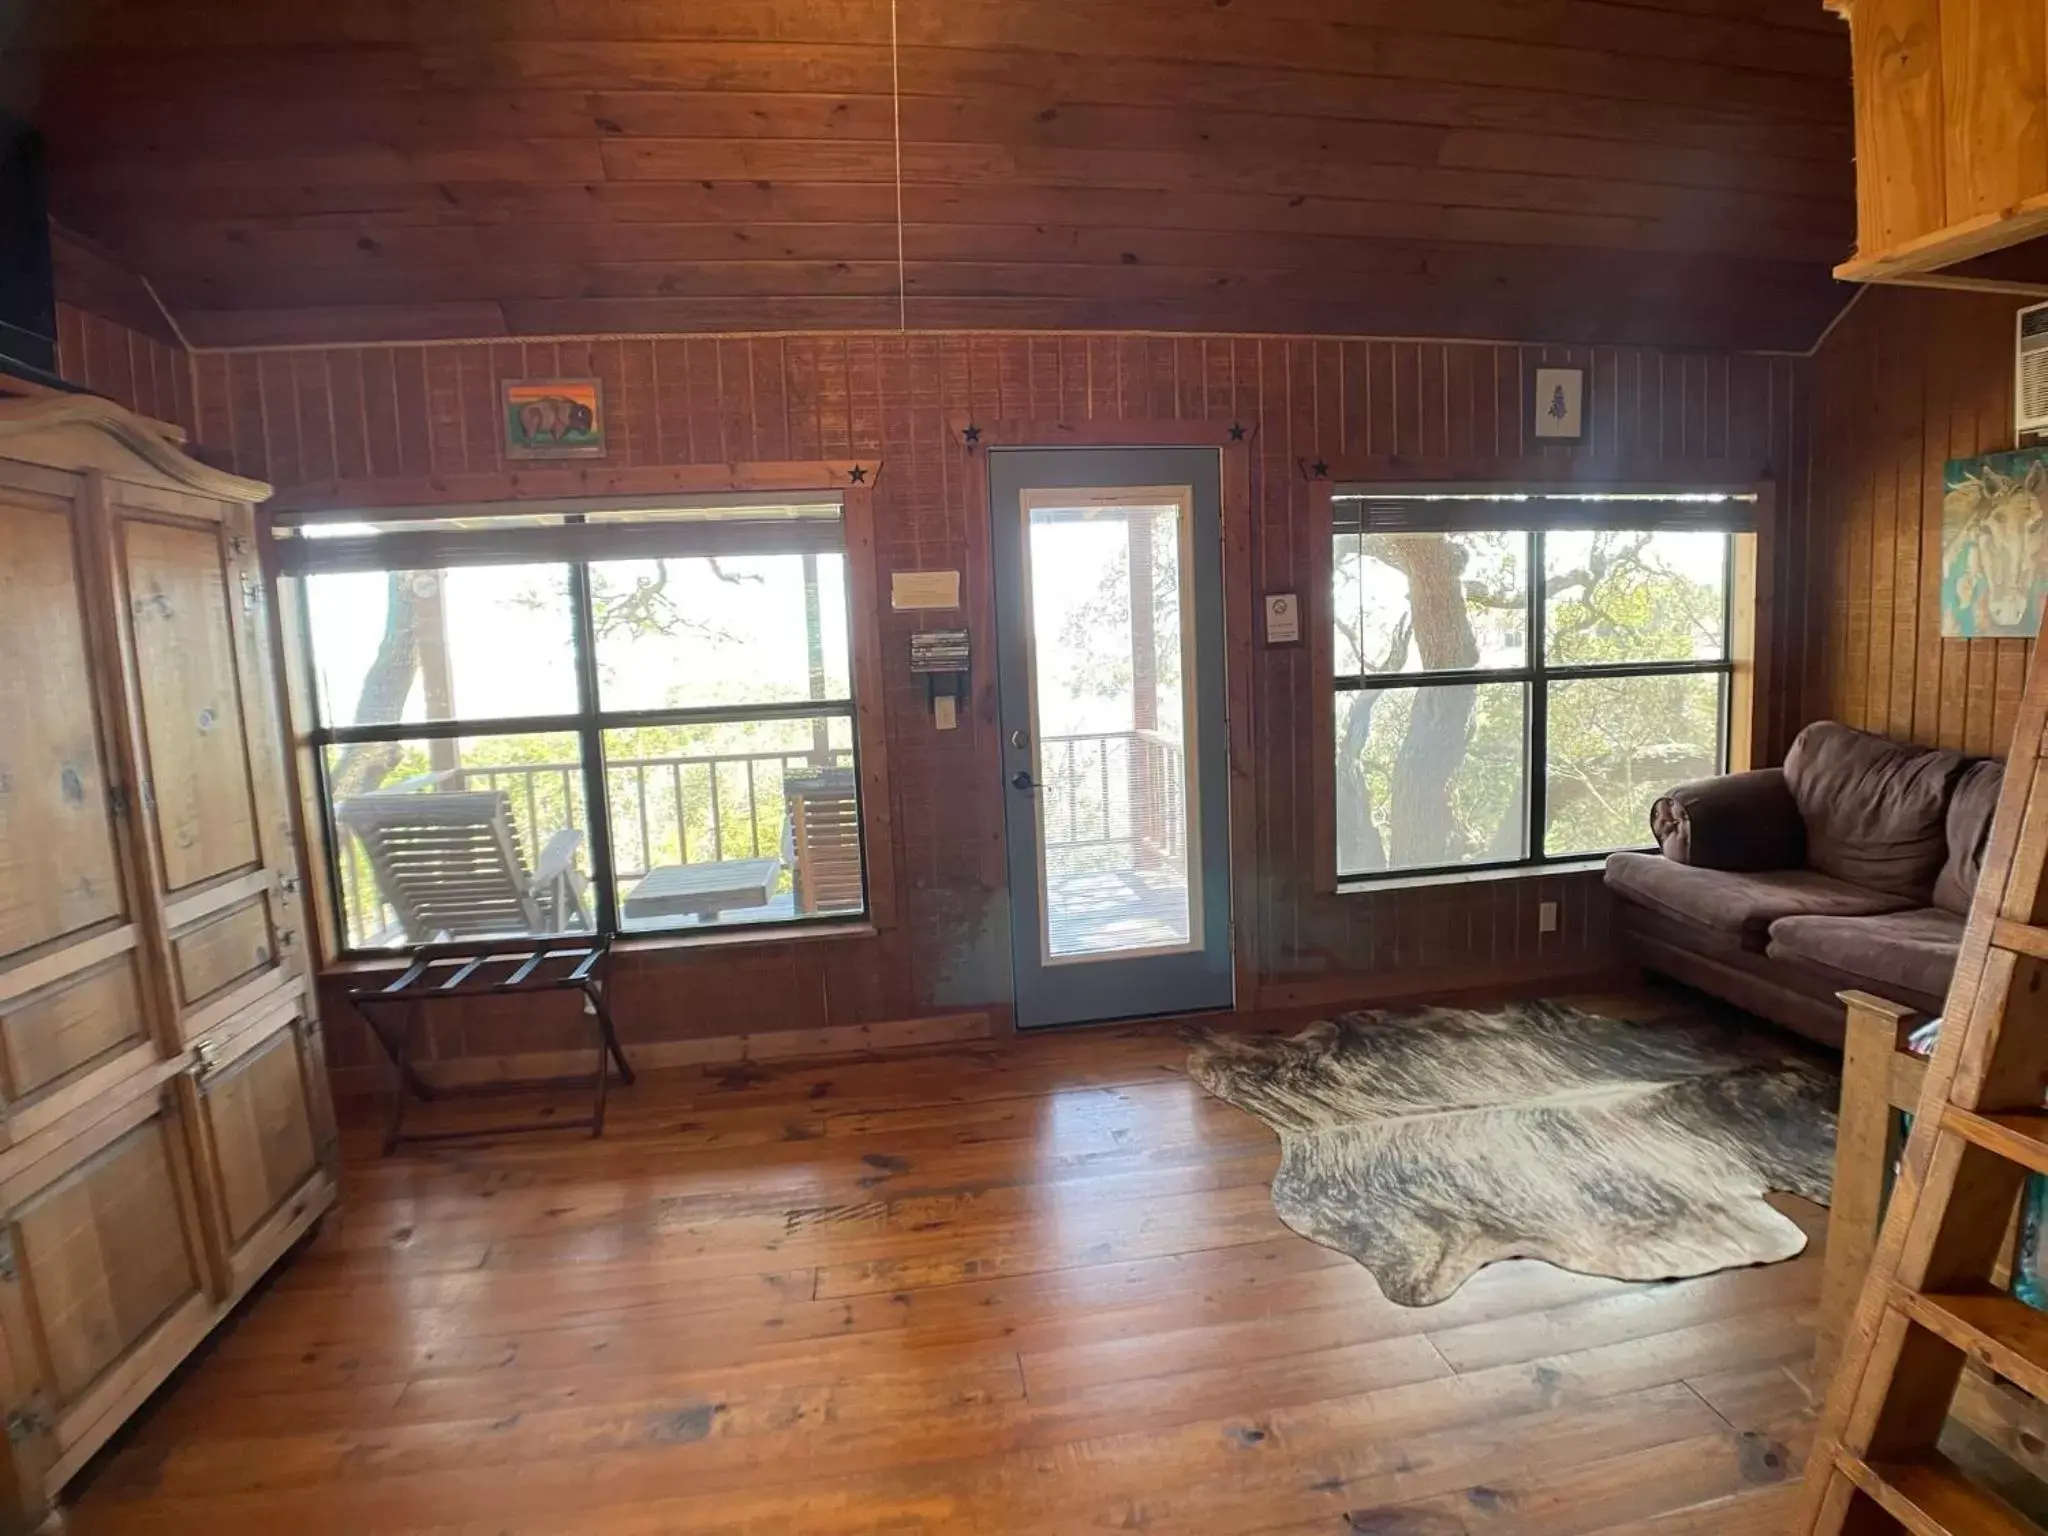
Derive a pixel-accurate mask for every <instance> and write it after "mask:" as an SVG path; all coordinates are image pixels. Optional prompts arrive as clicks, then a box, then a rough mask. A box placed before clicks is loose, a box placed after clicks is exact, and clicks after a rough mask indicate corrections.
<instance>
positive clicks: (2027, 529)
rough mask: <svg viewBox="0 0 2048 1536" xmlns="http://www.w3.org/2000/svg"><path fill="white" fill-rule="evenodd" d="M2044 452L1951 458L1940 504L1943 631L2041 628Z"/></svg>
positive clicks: (2046, 493) (1969, 633)
mask: <svg viewBox="0 0 2048 1536" xmlns="http://www.w3.org/2000/svg"><path fill="white" fill-rule="evenodd" d="M2044 498H2048V449H2029V450H2027V451H2025V452H2022V453H1995V454H1991V455H1989V456H1988V457H1985V458H1979V459H1952V460H1950V461H1949V465H1948V472H1947V475H1946V477H1945V479H1944V483H1943V488H1942V501H1941V632H1942V634H1944V635H1948V636H1952V637H1957V638H1964V639H1982V638H1986V637H1989V636H2003V635H2022V636H2032V635H2035V634H2038V633H2040V629H2041V607H2042V600H2043V598H2044V597H2048V500H2044Z"/></svg>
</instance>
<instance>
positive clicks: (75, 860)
mask: <svg viewBox="0 0 2048 1536" xmlns="http://www.w3.org/2000/svg"><path fill="white" fill-rule="evenodd" d="M74 538H75V536H74V533H73V528H72V514H71V507H70V505H69V504H68V503H63V502H46V501H43V500H41V499H40V498H31V497H28V496H25V495H23V494H22V493H19V492H8V491H0V960H4V959H5V958H6V957H7V956H9V955H16V954H20V953H21V952H22V951H24V950H27V949H31V948H34V947H35V946H37V945H40V944H46V943H49V942H50V941H52V940H57V939H61V938H63V937H64V936H66V935H68V934H75V933H78V932H80V931H81V930H83V929H87V928H90V927H92V926H93V925H94V924H96V923H102V922H105V921H107V920H109V919H111V918H117V917H120V916H123V915H124V914H125V913H126V912H127V910H128V906H127V902H126V900H125V898H124V895H123V892H122V886H121V877H120V861H119V859H118V857H117V855H116V851H115V844H114V837H113V830H112V826H111V824H110V820H109V816H108V797H107V773H106V766H105V759H104V758H103V756H102V753H101V737H100V730H99V719H98V711H97V710H96V708H95V700H96V698H97V694H96V690H95V684H94V680H93V675H92V672H91V670H90V663H89V654H90V653H89V650H88V647H87V643H86V627H85V626H86V620H85V606H84V603H83V602H82V601H81V593H80V588H79V582H78V569H79V565H78V559H77V548H76V544H75V542H74Z"/></svg>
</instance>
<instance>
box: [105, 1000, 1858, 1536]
mask: <svg viewBox="0 0 2048 1536" xmlns="http://www.w3.org/2000/svg"><path fill="white" fill-rule="evenodd" d="M1611 1005H1612V1004H1611V1002H1610V1006H1611ZM1183 1060H1184V1049H1183V1048H1182V1047H1181V1046H1179V1045H1178V1044H1177V1043H1176V1042H1175V1041H1174V1040H1173V1039H1172V1038H1171V1037H1170V1036H1167V1035H1164V1034H1161V1033H1149V1034H1148V1033H1144V1032H1141V1031H1115V1032H1089V1033H1069V1034H1063V1035H1059V1036H1054V1037H1051V1038H1046V1037H1037V1038H1031V1039H1026V1040H1022V1041H1018V1042H1016V1043H1014V1044H1010V1043H1005V1044H1004V1045H1002V1046H1000V1047H998V1048H992V1049H989V1050H986V1051H980V1052H975V1053H971V1054H959V1053H957V1052H955V1053H949V1054H946V1055H937V1056H928V1057H896V1058H891V1059H876V1060H863V1061H849V1062H837V1063H829V1064H822V1065H809V1066H802V1067H795V1066H792V1067H785V1068H779V1069H778V1068H770V1069H755V1068H747V1069H737V1070H727V1071H722V1072H720V1071H705V1072H695V1071H692V1072H678V1073H668V1074H648V1075H647V1076H645V1077H644V1078H643V1080H642V1084H641V1086H639V1087H638V1088H635V1089H633V1090H630V1091H628V1092H626V1093H624V1094H622V1095H621V1096H620V1097H619V1098H618V1099H616V1100H615V1101H614V1103H615V1119H614V1126H613V1129H612V1132H611V1134H609V1135H608V1136H607V1137H606V1139H605V1140H604V1141H602V1142H597V1143H593V1142H590V1141H587V1140H584V1139H580V1138H573V1137H569V1136H564V1137H562V1138H560V1139H555V1138H548V1137H538V1138H536V1137H528V1138H523V1139H520V1140H517V1141H513V1142H508V1143H502V1144H495V1145H480V1146H473V1147H470V1148H468V1149H467V1150H460V1151H454V1150H444V1151H439V1152H435V1153H431V1154H412V1155H408V1156H406V1157H404V1158H402V1159H391V1160H388V1161H384V1160H379V1159H377V1158H376V1157H375V1155H374V1143H373V1142H372V1141H371V1140H370V1139H369V1138H368V1137H367V1136H365V1135H362V1134H360V1133H357V1134H352V1136H351V1140H350V1149H349V1150H350V1166H349V1168H348V1173H347V1179H346V1188H345V1191H344V1200H345V1202H346V1203H345V1206H344V1208H343V1210H342V1211H340V1212H338V1213H337V1215H336V1217H334V1218H332V1219H330V1221H329V1223H328V1225H327V1227H326V1228H325V1230H324V1231H323V1232H322V1233H321V1234H320V1235H319V1236H318V1238H317V1239H316V1240H315V1241H314V1243H313V1244H312V1246H311V1247H310V1248H309V1249H308V1250H307V1251H306V1252H304V1253H303V1254H301V1255H300V1256H299V1257H298V1258H297V1260H296V1261H295V1262H294V1263H292V1264H291V1265H290V1266H289V1268H288V1269H286V1270H285V1271H284V1272H283V1273H282V1274H281V1275H280V1276H279V1277H278V1278H277V1280H276V1282H275V1283H274V1284H273V1285H271V1286H270V1287H269V1288H268V1289H267V1290H266V1291H264V1292H263V1293H261V1294H260V1295H259V1296H258V1297H256V1298H255V1299H254V1300H253V1303H252V1305H250V1306H249V1307H248V1309H247V1310H246V1311H245V1312H244V1313H243V1315H241V1316H240V1317H239V1318H238V1319H236V1320H235V1321H234V1322H233V1323H232V1324H231V1325H230V1326H229V1328H228V1329H227V1330H226V1331H225V1333H224V1335H223V1336H222V1337H220V1338H219V1339H218V1341H217V1342H216V1344H215V1345H214V1346H213V1347H212V1348H210V1349H209V1350H207V1351H206V1352H204V1354H203V1355H202V1357H201V1358H200V1359H199V1360H198V1361H196V1362H195V1363H194V1365H193V1366H192V1367H191V1368H189V1369H188V1370H186V1371H185V1372H184V1373H182V1375H181V1376H180V1377H179V1378H178V1379H177V1380H176V1381H175V1382H174V1383H173V1384H172V1386H171V1387H170V1388H169V1389H168V1390H167V1391H166V1393H164V1394H163V1395H162V1396H161V1397H160V1398H159V1399H158V1401H157V1402H156V1403H155V1404H154V1405H153V1407H152V1408H151V1409H149V1410H148V1411H147V1412H145V1414H144V1415H143V1416H142V1417H141V1418H140V1419H139V1421H138V1422H137V1423H136V1424H135V1425H134V1426H133V1427H132V1429H131V1430H130V1431H129V1432H128V1433H126V1434H125V1436H124V1437H123V1439H122V1440H121V1441H119V1442H117V1445H116V1447H115V1449H113V1450H112V1451H111V1452H110V1454H108V1455H107V1456H106V1457H105V1458H103V1459H102V1461H101V1462H100V1463H99V1464H98V1465H97V1466H96V1467H95V1468H93V1469H90V1470H89V1472H88V1474H87V1480H86V1482H85V1484H84V1486H83V1487H82V1489H81V1490H80V1491H79V1497H78V1500H77V1503H76V1506H75V1508H74V1509H73V1511H72V1519H71V1529H72V1530H73V1531H74V1532H78V1533H84V1536H117V1533H129V1532H137V1533H140V1532H149V1533H173V1532H188V1531H189V1532H202V1531H203V1532H207V1533H210V1536H221V1533H239V1532H251V1533H254V1532H263V1533H277V1532H288V1533H290V1536H389V1533H397V1532H408V1531H426V1530H432V1531H435V1532H446V1533H465V1536H469V1533H473V1536H485V1533H489V1536H508V1533H520V1536H525V1533H532V1536H540V1533H546V1536H559V1533H563V1532H593V1533H605V1536H624V1533H636V1536H638V1533H655V1532H700V1533H713V1532H719V1533H739V1532H762V1533H769V1532H773V1533H791V1532H820V1533H825V1532H833V1533H847V1532H872V1533H884V1532H886V1533H891V1536H907V1533H913V1532H975V1533H978V1536H987V1533H1004V1536H1008V1533H1017V1536H1026V1533H1048V1536H1050V1533H1058V1536H1072V1533H1076V1532H1085V1531H1094V1530H1112V1531H1151V1532H1159V1533H1165V1532H1171V1533H1174V1536H1209V1533H1217V1536H1222V1533H1250V1532H1267V1533H1274V1536H1282V1533H1287V1536H1293V1533H1310V1532H1315V1533H1325V1536H1343V1533H1346V1532H1360V1531H1363V1532H1372V1533H1376V1536H1508V1533H1512V1536H1568V1533H1588V1536H1590V1533H1602V1536H1623V1533H1627V1536H1653V1533H1654V1536H1710V1533H1711V1536H1745V1533H1753V1536H1764V1533H1767V1532H1771V1531H1773V1530H1774V1523H1775V1522H1776V1521H1777V1520H1778V1519H1779V1518H1781V1517H1782V1514H1783V1512H1784V1510H1785V1508H1786V1500H1787V1498H1788V1497H1789V1492H1790V1487H1789V1484H1788V1483H1787V1479H1788V1478H1789V1477H1792V1476H1794V1475H1796V1470H1797V1462H1798V1458H1799V1457H1800V1455H1801V1454H1802V1453H1803V1449H1804V1444H1805V1437H1806V1433H1807V1425H1808V1421H1809V1417H1810V1407H1809V1400H1808V1393H1807V1390H1806V1387H1805V1385H1804V1366H1805V1361H1806V1357H1807V1354H1808V1352H1809V1350H1810V1348H1811V1342H1812V1333H1813V1302H1814V1296H1815V1291H1816V1281H1817V1276H1818V1264H1817V1258H1818V1255H1817V1252H1816V1251H1813V1250H1810V1251H1809V1252H1808V1254H1807V1255H1806V1256H1805V1257H1803V1258H1801V1259H1799V1260H1797V1261H1795V1262H1792V1263H1789V1264H1783V1265H1777V1266H1773V1267H1769V1268H1759V1269H1751V1270H1742V1271H1735V1272H1730V1273H1726V1274H1721V1275H1716V1276H1711V1277H1708V1278H1705V1279H1701V1280H1694V1281H1685V1282H1679V1283H1674V1284H1667V1285H1655V1286H1641V1285H1625V1284H1621V1283H1618V1282H1615V1281H1610V1280H1602V1279H1593V1278H1588V1277H1584V1276H1576V1275H1570V1274H1566V1273H1564V1272H1562V1271H1559V1270H1555V1269H1551V1268H1549V1267H1547V1266H1544V1265H1540V1264H1533V1263H1516V1264H1505V1265H1500V1266H1496V1267H1495V1268H1493V1269H1490V1270H1488V1271H1485V1272H1484V1273H1482V1274H1481V1275H1480V1276H1479V1277H1478V1278H1477V1279H1475V1280H1474V1281H1473V1282H1472V1283H1471V1284H1470V1285H1468V1286H1467V1287H1466V1288H1465V1289H1464V1290H1463V1291H1461V1292H1460V1293H1459V1294H1458V1295H1457V1296H1456V1297H1455V1298H1453V1299H1452V1300H1450V1301H1448V1302H1446V1303H1444V1304H1443V1305H1442V1306H1439V1307H1436V1308H1433V1309H1429V1310H1425V1311H1408V1310H1403V1309H1400V1308H1397V1307H1394V1306H1391V1305H1390V1304H1388V1303H1387V1302H1385V1301H1384V1300H1382V1299H1381V1298H1380V1296H1379V1294H1378V1291H1377V1288H1376V1287H1375V1285H1374V1284H1373V1282H1372V1280H1371V1278H1370V1277H1369V1276H1368V1275H1366V1274H1365V1272H1364V1271H1362V1270H1361V1269H1359V1268H1358V1267H1357V1266H1356V1265H1354V1264H1352V1263H1351V1262H1350V1261H1349V1260H1348V1259H1345V1258H1343V1257H1341V1256H1340V1255H1337V1254H1334V1253H1331V1252H1328V1251H1326V1250H1324V1249H1322V1248H1319V1247H1316V1246H1315V1245H1313V1244H1311V1243H1309V1242H1307V1241H1305V1240H1303V1239H1300V1238H1297V1237H1295V1236H1293V1235H1292V1234H1290V1233H1288V1232H1287V1231H1286V1230H1285V1229H1283V1228H1282V1227H1281V1226H1280V1224H1279V1222H1278V1221H1277V1220H1276V1219H1275V1217H1274V1216H1273V1213H1272V1210H1271V1207H1270V1205H1269V1204H1268V1199H1267V1192H1266V1188H1265V1182H1266V1180H1267V1179H1268V1177H1269V1176H1270V1174H1271V1173H1272V1170H1273V1166H1274V1162H1275V1155H1276V1153H1275V1143H1274V1141H1273V1139H1272V1137H1271V1135H1270V1133H1269V1132H1268V1131H1267V1130H1266V1129H1265V1127H1264V1126H1262V1125H1260V1124H1259V1123H1258V1122H1256V1121H1254V1120H1252V1119H1251V1118H1250V1117H1248V1116H1246V1115H1243V1114H1240V1113H1239V1112H1237V1111H1235V1110H1232V1109H1230V1108H1227V1107H1225V1106H1223V1105H1221V1104H1218V1103H1215V1102H1213V1101H1211V1100H1209V1099H1207V1098H1206V1097H1205V1096H1204V1095H1203V1094H1202V1093H1201V1092H1200V1091H1199V1090H1197V1089H1195V1088H1194V1087H1193V1086H1192V1085H1191V1084H1190V1083H1189V1082H1188V1081H1187V1080H1186V1079H1185V1078H1184V1077H1183V1076H1182V1073H1181V1068H1182V1063H1183ZM1786 1208H1787V1209H1789V1210H1793V1211H1794V1213H1795V1214H1796V1215H1798V1216H1799V1218H1800V1219H1801V1220H1802V1221H1803V1222H1804V1223H1805V1224H1806V1226H1807V1227H1808V1229H1809V1231H1812V1232H1814V1233H1815V1234H1816V1236H1818V1232H1819V1220H1818V1213H1817V1212H1815V1211H1814V1210H1813V1209H1812V1208H1811V1207H1806V1206H1803V1205H1799V1204H1797V1203H1796V1202H1794V1203H1788V1204H1787V1207H1786ZM1816 1247H1817V1245H1816Z"/></svg>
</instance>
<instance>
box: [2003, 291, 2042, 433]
mask: <svg viewBox="0 0 2048 1536" xmlns="http://www.w3.org/2000/svg"><path fill="white" fill-rule="evenodd" d="M2012 414H2013V430H2014V431H2015V432H2017V433H2018V434H2019V435H2020V436H2022V437H2024V436H2026V435H2027V434H2028V433H2029V432H2034V433H2048V304H2036V305H2033V306H2032V307H2031V308H2028V309H2023V310H2021V311H2020V315H2019V347H2018V350H2017V352H2016V353H2015V355H2014V373H2013V389H2012Z"/></svg>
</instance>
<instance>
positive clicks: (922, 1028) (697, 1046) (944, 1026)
mask: <svg viewBox="0 0 2048 1536" xmlns="http://www.w3.org/2000/svg"><path fill="white" fill-rule="evenodd" d="M994 1032H995V1030H994V1024H993V1022H992V1021H991V1019H990V1018H989V1016H988V1014H986V1013H947V1014H938V1015H935V1016H933V1017H930V1018H921V1019H892V1020H889V1021H887V1022H885V1023H880V1024H836V1025H831V1026H829V1027H827V1028H824V1029H778V1030H766V1031H763V1032H761V1033H758V1034H751V1035H712V1036H707V1037H705V1038H703V1039H699V1040H641V1041H630V1040H629V1041H627V1042H626V1059H627V1060H628V1061H630V1062H632V1064H633V1069H634V1070H635V1071H641V1070H654V1071H659V1070H660V1069H662V1068H664V1067H704V1066H724V1065H730V1064H733V1063H738V1062H748V1061H796V1060H801V1059H803V1058H805V1057H810V1056H860V1055H867V1054H870V1053H874V1052H882V1051H902V1050H913V1049H916V1048H918V1047H922V1046H931V1045H955V1044H959V1043H961V1042H964V1041H972V1040H986V1039H988V1038H990V1037H991V1036H992V1035H993V1034H994ZM596 1056H597V1050H596V1046H595V1043H593V1044H592V1045H590V1046H586V1047H583V1048H581V1049H578V1050H573V1051H528V1052H525V1053H523V1054H519V1055H512V1056H464V1057H460V1058H457V1059H456V1060H454V1061H439V1062H430V1063H424V1064H422V1065H421V1066H420V1067H419V1068H418V1071H419V1074H420V1076H421V1077H422V1078H424V1079H425V1080H426V1081H427V1082H429V1083H431V1084H433V1085H434V1086H435V1087H445V1088H453V1087H459V1086H463V1085H467V1084H475V1083H503V1082H511V1081H513V1080H514V1079H517V1078H523V1077H566V1076H571V1075H573V1074H577V1073H588V1072H589V1071H590V1070H591V1066H592V1063H593V1062H594V1061H595V1060H596ZM331 1076H332V1079H333V1083H334V1092H335V1095H336V1097H338V1098H365V1097H374V1096H377V1095H381V1094H385V1093H388V1092H390V1090H391V1069H390V1067H389V1066H388V1065H386V1064H385V1063H383V1062H381V1061H380V1062H376V1063H373V1064H371V1065H369V1066H363V1067H344V1068H339V1069H336V1070H335V1071H333V1072H332V1073H331Z"/></svg>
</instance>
